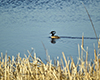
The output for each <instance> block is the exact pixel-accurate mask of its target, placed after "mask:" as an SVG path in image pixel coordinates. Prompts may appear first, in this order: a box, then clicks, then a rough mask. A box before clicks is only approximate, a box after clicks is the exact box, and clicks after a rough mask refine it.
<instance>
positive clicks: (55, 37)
mask: <svg viewBox="0 0 100 80" xmlns="http://www.w3.org/2000/svg"><path fill="white" fill-rule="evenodd" d="M50 34H52V35H51V38H52V39H59V38H60V37H59V36H57V35H56V36H54V35H55V34H56V31H51V32H50Z"/></svg>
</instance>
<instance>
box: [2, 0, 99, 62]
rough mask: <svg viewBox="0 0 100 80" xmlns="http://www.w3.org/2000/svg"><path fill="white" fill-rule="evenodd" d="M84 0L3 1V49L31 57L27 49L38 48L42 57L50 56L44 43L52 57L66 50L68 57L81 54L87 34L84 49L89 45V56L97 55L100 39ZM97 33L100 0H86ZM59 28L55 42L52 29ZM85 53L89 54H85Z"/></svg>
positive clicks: (38, 52)
mask: <svg viewBox="0 0 100 80" xmlns="http://www.w3.org/2000/svg"><path fill="white" fill-rule="evenodd" d="M80 1H81V0H20V1H19V0H0V52H3V53H4V54H5V53H6V52H7V53H8V55H9V56H12V55H14V56H16V55H17V54H18V53H20V55H21V57H24V54H26V55H27V56H28V53H27V50H29V51H31V48H34V49H35V52H36V54H37V56H38V57H41V59H42V60H43V61H44V59H46V55H45V50H44V47H43V45H42V42H43V43H44V45H45V47H46V49H47V50H48V54H49V55H50V56H51V58H56V57H57V56H59V57H60V58H62V52H64V53H65V55H66V57H70V56H72V57H73V58H74V60H75V61H76V60H77V57H78V46H77V45H78V44H79V45H80V46H81V37H82V34H84V37H85V39H84V48H85V49H86V48H87V47H88V51H89V59H93V58H94V54H93V52H94V50H93V49H94V47H93V43H95V46H96V49H97V40H96V39H95V34H94V31H93V28H92V25H91V23H90V20H89V18H88V15H87V13H86V11H85V9H84V7H83V5H82V3H81V2H80ZM83 3H84V4H85V6H86V8H87V10H88V12H89V13H90V16H91V18H92V21H93V23H94V26H95V30H96V32H97V36H98V37H99V35H100V1H99V0H88V1H87V0H84V1H83ZM52 30H55V31H56V34H57V35H59V36H60V37H61V38H60V39H58V40H56V43H55V44H52V43H51V39H50V34H49V33H50V31H52ZM84 55H85V53H84Z"/></svg>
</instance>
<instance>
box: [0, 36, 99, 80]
mask: <svg viewBox="0 0 100 80" xmlns="http://www.w3.org/2000/svg"><path fill="white" fill-rule="evenodd" d="M45 50H46V49H45ZM28 53H29V55H28V57H27V56H26V55H25V58H21V57H20V54H18V56H17V58H16V59H15V57H14V56H12V60H11V57H7V53H6V54H5V57H3V53H1V57H0V80H99V79H100V54H99V53H100V38H99V41H98V51H97V52H96V49H95V47H94V56H95V58H94V60H93V62H90V61H88V50H85V49H84V36H82V44H81V50H80V46H79V45H78V53H79V58H78V61H77V64H75V63H74V61H73V58H72V57H71V61H70V60H66V57H65V55H64V53H63V52H62V55H63V59H62V58H61V60H60V61H58V60H56V64H52V60H50V56H49V55H48V53H47V51H46V56H47V58H48V61H47V63H46V64H44V63H43V62H42V61H41V59H39V58H37V57H36V53H34V56H33V57H32V55H31V53H30V52H29V51H28ZM83 53H86V56H85V59H84V60H83ZM30 59H31V61H30ZM64 64H65V65H64Z"/></svg>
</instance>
